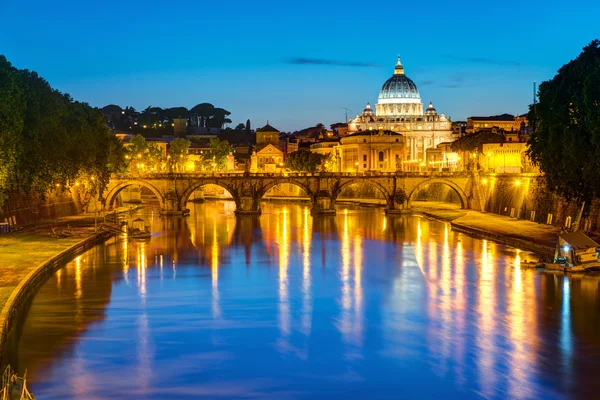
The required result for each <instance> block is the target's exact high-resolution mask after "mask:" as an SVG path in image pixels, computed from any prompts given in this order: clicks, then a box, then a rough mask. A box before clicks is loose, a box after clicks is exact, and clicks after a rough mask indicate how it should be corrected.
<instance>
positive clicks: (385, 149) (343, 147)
mask: <svg viewBox="0 0 600 400" xmlns="http://www.w3.org/2000/svg"><path fill="white" fill-rule="evenodd" d="M313 146H314V145H313ZM311 151H312V146H311ZM338 156H339V158H340V166H339V168H340V170H341V171H343V172H365V171H388V172H393V171H401V170H403V168H404V161H405V158H404V157H405V148H404V137H403V136H402V135H401V134H399V133H397V132H393V131H389V130H385V131H384V130H379V131H365V132H356V133H353V134H350V135H348V136H345V137H343V138H341V139H340V144H339V150H338Z"/></svg>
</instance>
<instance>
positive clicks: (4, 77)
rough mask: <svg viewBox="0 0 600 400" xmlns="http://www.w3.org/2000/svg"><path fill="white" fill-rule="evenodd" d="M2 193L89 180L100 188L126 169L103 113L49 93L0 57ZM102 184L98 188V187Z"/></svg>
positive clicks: (34, 78) (43, 84)
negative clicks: (112, 175)
mask: <svg viewBox="0 0 600 400" xmlns="http://www.w3.org/2000/svg"><path fill="white" fill-rule="evenodd" d="M0 99H2V101H0V194H6V193H7V192H9V191H21V192H27V191H30V190H34V191H36V192H38V193H46V192H47V191H48V190H49V189H50V188H52V187H54V186H55V185H58V186H70V185H73V184H74V183H75V181H76V180H77V179H79V178H84V177H86V176H87V177H93V178H94V179H93V180H94V181H95V182H96V183H97V184H96V186H98V188H100V190H101V188H102V187H103V185H102V184H103V183H106V182H108V179H109V178H110V175H111V173H113V172H116V171H120V170H122V169H123V168H124V167H125V160H124V155H125V153H124V149H123V146H122V145H121V143H120V141H119V140H118V139H117V138H116V137H115V136H114V135H112V134H111V133H110V131H109V130H108V128H107V127H106V125H105V121H104V117H103V114H102V112H101V111H100V110H98V109H97V108H92V107H90V106H89V105H88V104H86V103H80V102H77V101H74V100H73V99H72V98H71V97H70V96H69V95H68V94H63V93H61V92H59V91H58V90H55V89H52V88H51V87H50V85H49V84H48V82H47V81H46V80H44V79H43V78H41V77H40V76H38V74H37V73H35V72H33V71H28V70H19V69H17V68H15V67H13V66H12V65H11V64H10V62H8V60H7V59H6V58H5V57H4V56H0ZM98 184H100V185H98Z"/></svg>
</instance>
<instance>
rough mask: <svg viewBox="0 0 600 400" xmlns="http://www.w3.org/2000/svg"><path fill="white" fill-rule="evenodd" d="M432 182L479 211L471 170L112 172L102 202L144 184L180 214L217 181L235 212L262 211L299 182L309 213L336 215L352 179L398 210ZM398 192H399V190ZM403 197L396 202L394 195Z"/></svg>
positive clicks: (165, 207) (107, 205)
mask: <svg viewBox="0 0 600 400" xmlns="http://www.w3.org/2000/svg"><path fill="white" fill-rule="evenodd" d="M433 183H437V184H443V185H446V186H448V187H450V188H451V189H452V190H453V191H454V192H456V194H457V195H458V197H459V198H460V201H461V206H462V208H467V209H473V210H478V211H480V210H482V209H483V204H482V203H483V200H482V196H481V189H480V183H479V177H478V175H477V174H476V173H460V174H459V173H454V174H449V173H446V174H433V175H431V174H430V175H426V174H409V173H363V174H356V173H314V174H310V173H285V174H268V173H224V174H199V173H155V174H145V175H141V176H140V175H135V176H134V175H115V176H113V177H112V178H111V181H110V183H109V185H108V187H107V188H106V190H105V192H104V196H103V199H102V205H103V208H104V209H105V210H111V209H112V208H113V207H114V205H115V201H116V199H117V197H118V195H119V193H120V192H121V191H122V190H123V189H125V188H126V187H130V186H135V185H137V186H139V187H145V188H147V189H148V190H149V191H151V192H152V193H153V194H154V195H155V196H156V197H157V199H158V201H159V203H160V207H161V212H162V213H164V214H171V215H177V214H183V213H184V212H185V210H186V203H187V202H188V200H190V199H191V198H192V196H193V193H194V192H195V191H196V190H198V189H201V188H203V187H204V186H206V185H216V186H219V187H221V188H223V189H225V190H226V191H227V192H229V193H230V194H231V196H232V198H233V201H234V202H235V205H236V211H235V212H236V214H237V215H257V214H260V213H261V208H260V203H261V200H262V199H263V197H264V196H265V195H266V193H267V192H268V191H269V190H270V189H272V188H273V187H274V186H276V185H279V184H291V185H295V186H298V187H300V188H301V189H302V190H303V191H304V192H305V193H306V194H307V195H308V197H309V198H310V199H311V203H312V208H311V214H312V215H335V203H336V200H337V199H338V197H339V195H340V194H341V192H342V191H343V190H344V189H346V188H347V187H349V186H351V185H355V184H363V185H370V186H373V187H375V188H376V189H377V190H379V191H380V192H381V194H382V195H383V197H384V198H385V201H386V212H387V213H388V214H390V215H393V214H400V213H402V212H405V211H406V210H407V209H410V207H411V204H412V201H413V199H414V198H415V196H416V193H417V192H419V190H421V189H423V188H425V187H426V186H428V185H430V184H433ZM401 194H402V195H401ZM402 197H403V198H404V199H405V200H404V201H403V202H402V204H398V203H397V200H398V199H399V198H402Z"/></svg>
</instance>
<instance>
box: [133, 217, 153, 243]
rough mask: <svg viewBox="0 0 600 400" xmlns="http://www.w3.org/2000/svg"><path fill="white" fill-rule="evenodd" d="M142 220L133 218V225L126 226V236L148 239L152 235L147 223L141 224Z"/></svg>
mask: <svg viewBox="0 0 600 400" xmlns="http://www.w3.org/2000/svg"><path fill="white" fill-rule="evenodd" d="M144 222H145V221H144V220H143V219H141V218H136V219H134V220H133V224H132V225H133V226H132V227H131V228H129V227H128V229H127V236H128V237H129V238H130V239H142V240H143V239H150V238H151V237H152V232H151V231H150V227H149V226H148V225H143V224H144ZM135 225H138V226H135Z"/></svg>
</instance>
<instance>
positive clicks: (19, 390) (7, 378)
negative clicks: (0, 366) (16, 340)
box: [0, 365, 35, 400]
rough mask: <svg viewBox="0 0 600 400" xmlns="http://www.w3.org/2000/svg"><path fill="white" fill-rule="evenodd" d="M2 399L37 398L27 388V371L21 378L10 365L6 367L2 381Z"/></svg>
mask: <svg viewBox="0 0 600 400" xmlns="http://www.w3.org/2000/svg"><path fill="white" fill-rule="evenodd" d="M0 400H35V396H34V395H33V394H31V393H30V392H29V390H28V389H27V371H25V374H24V375H23V377H22V378H21V377H19V376H17V374H16V373H15V371H13V369H12V368H11V367H10V365H8V366H7V367H6V369H5V370H4V373H3V374H2V381H0Z"/></svg>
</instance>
